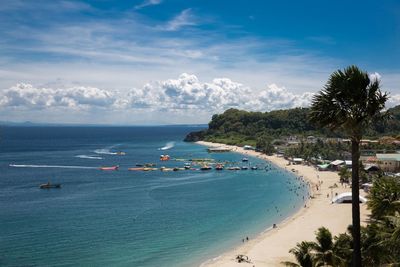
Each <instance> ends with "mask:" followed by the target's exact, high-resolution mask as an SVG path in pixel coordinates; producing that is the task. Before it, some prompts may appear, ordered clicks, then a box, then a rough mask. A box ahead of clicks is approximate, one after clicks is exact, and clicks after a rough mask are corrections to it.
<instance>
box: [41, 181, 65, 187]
mask: <svg viewBox="0 0 400 267" xmlns="http://www.w3.org/2000/svg"><path fill="white" fill-rule="evenodd" d="M39 188H40V189H50V188H61V184H51V183H50V182H47V183H46V184H41V185H40V186H39Z"/></svg>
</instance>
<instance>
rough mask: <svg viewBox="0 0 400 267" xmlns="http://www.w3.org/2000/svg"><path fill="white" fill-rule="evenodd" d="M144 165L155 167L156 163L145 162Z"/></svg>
mask: <svg viewBox="0 0 400 267" xmlns="http://www.w3.org/2000/svg"><path fill="white" fill-rule="evenodd" d="M144 166H145V167H155V166H156V164H155V163H145V164H144Z"/></svg>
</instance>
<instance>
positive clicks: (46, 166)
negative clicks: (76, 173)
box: [9, 164, 98, 169]
mask: <svg viewBox="0 0 400 267" xmlns="http://www.w3.org/2000/svg"><path fill="white" fill-rule="evenodd" d="M9 166H10V167H14V168H63V169H98V167H87V166H68V165H34V164H10V165H9Z"/></svg>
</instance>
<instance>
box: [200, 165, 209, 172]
mask: <svg viewBox="0 0 400 267" xmlns="http://www.w3.org/2000/svg"><path fill="white" fill-rule="evenodd" d="M211 169H212V168H211V167H210V166H208V165H204V166H202V167H201V168H200V170H202V171H209V170H211Z"/></svg>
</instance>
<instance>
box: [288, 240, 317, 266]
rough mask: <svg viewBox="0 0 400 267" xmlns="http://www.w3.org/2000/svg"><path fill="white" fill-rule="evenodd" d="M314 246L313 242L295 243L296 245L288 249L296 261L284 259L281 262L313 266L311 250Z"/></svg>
mask: <svg viewBox="0 0 400 267" xmlns="http://www.w3.org/2000/svg"><path fill="white" fill-rule="evenodd" d="M313 247H314V242H308V241H303V242H301V243H297V244H296V247H294V248H292V249H291V250H289V252H290V253H292V254H293V255H294V257H295V258H296V261H297V262H298V263H294V262H289V261H285V262H282V263H283V264H285V265H286V266H291V267H313V266H314V265H313V255H312V250H313Z"/></svg>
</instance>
